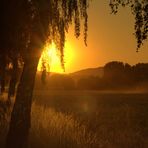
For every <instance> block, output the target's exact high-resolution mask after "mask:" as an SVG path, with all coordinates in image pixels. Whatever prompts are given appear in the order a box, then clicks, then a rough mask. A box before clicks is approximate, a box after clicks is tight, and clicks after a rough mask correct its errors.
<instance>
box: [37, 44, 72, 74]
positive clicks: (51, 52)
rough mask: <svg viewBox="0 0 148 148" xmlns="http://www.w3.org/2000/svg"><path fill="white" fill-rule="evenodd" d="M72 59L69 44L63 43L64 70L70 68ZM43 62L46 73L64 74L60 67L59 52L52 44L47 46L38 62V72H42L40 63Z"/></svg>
mask: <svg viewBox="0 0 148 148" xmlns="http://www.w3.org/2000/svg"><path fill="white" fill-rule="evenodd" d="M73 59H74V50H72V46H70V44H68V43H65V47H64V63H65V69H66V67H68V66H70V65H71V64H72V62H73ZM43 61H45V63H46V67H47V71H48V72H56V73H64V70H63V68H62V66H61V60H60V52H59V51H58V50H57V48H56V45H55V43H54V42H52V43H51V44H47V45H46V46H45V47H44V51H43V53H42V56H41V58H40V60H39V64H38V71H42V63H43Z"/></svg>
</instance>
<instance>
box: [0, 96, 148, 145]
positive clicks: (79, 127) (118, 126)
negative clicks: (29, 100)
mask: <svg viewBox="0 0 148 148" xmlns="http://www.w3.org/2000/svg"><path fill="white" fill-rule="evenodd" d="M64 96H66V94H64ZM64 96H63V97H62V98H60V97H59V96H58V98H55V97H53V99H51V96H50V100H49V99H48V98H47V99H45V98H44V97H47V96H43V95H41V97H40V96H38V97H39V98H40V100H42V103H41V102H38V100H36V101H35V102H34V103H33V105H32V113H31V114H32V121H31V122H32V126H31V130H30V135H29V146H30V148H147V147H148V134H147V133H148V101H147V99H144V98H147V95H146V96H144V97H143V98H141V99H140V100H139V99H135V98H134V97H135V96H134V97H133V95H126V98H127V100H128V101H126V100H125V98H124V99H123V98H122V97H120V96H119V95H114V97H115V96H116V98H113V96H112V97H111V96H107V98H108V97H110V98H109V99H107V100H106V98H103V99H98V98H96V97H98V95H96V96H94V97H92V96H91V97H90V99H88V98H86V97H85V96H83V97H84V98H83V99H81V98H82V96H80V94H78V95H76V94H73V95H72V96H74V98H72V99H70V98H68V99H66V98H64ZM76 96H78V97H77V98H76ZM105 96H106V95H105ZM34 97H36V96H34ZM87 97H88V96H87ZM95 98H96V99H95ZM137 98H139V96H137ZM104 100H105V101H104ZM0 110H1V108H0ZM10 112H11V110H10V111H9V113H7V114H5V115H4V118H0V148H3V146H4V142H5V137H6V134H7V131H8V125H9V120H10ZM0 114H1V112H0Z"/></svg>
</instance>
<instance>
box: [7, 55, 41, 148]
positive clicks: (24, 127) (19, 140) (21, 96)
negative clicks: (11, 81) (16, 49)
mask: <svg viewBox="0 0 148 148" xmlns="http://www.w3.org/2000/svg"><path fill="white" fill-rule="evenodd" d="M33 54H36V53H33ZM33 54H32V55H33ZM29 57H30V58H27V60H26V61H25V64H24V68H23V72H22V75H21V79H20V83H19V85H18V89H17V94H16V100H15V104H14V107H13V111H12V114H11V121H10V127H9V131H8V135H7V139H6V148H27V147H28V135H29V129H30V127H31V104H32V94H33V88H34V82H35V75H36V71H37V65H38V61H39V56H38V57H37V56H30V55H29Z"/></svg>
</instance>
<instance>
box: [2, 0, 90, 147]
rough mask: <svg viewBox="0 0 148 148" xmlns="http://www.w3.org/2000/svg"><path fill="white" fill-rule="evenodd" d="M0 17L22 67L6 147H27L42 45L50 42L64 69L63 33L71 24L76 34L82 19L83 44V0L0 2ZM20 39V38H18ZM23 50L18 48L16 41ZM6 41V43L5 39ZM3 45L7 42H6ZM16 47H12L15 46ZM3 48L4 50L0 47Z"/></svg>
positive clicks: (85, 8)
mask: <svg viewBox="0 0 148 148" xmlns="http://www.w3.org/2000/svg"><path fill="white" fill-rule="evenodd" d="M1 7H2V8H4V9H2V10H1V11H2V12H3V15H2V18H5V19H4V20H3V22H5V23H4V25H5V24H6V26H4V25H2V26H3V28H5V31H3V35H4V36H5V37H6V34H7V35H8V36H7V38H8V41H9V42H10V46H9V47H10V50H9V49H8V48H7V49H8V50H9V51H8V53H10V51H11V50H12V51H13V50H16V51H17V53H21V55H22V57H23V61H24V67H23V72H22V76H21V79H20V83H19V85H18V89H17V94H16V101H15V104H14V107H13V111H12V114H11V121H10V127H9V132H8V135H7V142H6V147H7V148H10V147H11V148H12V147H15V148H22V147H27V139H28V133H29V128H30V124H31V123H30V122H31V121H30V114H31V103H32V93H33V87H34V80H35V74H36V70H37V65H38V61H39V58H40V56H41V53H42V49H43V46H44V45H45V42H46V40H47V38H48V37H49V41H51V40H53V41H54V42H55V44H56V45H57V48H58V49H59V50H60V51H61V63H62V66H63V67H64V60H63V56H64V54H63V53H64V52H63V48H64V42H65V32H66V31H68V28H69V25H70V24H71V23H72V22H73V21H74V23H75V36H76V37H79V35H80V19H83V18H84V41H85V43H86V38H87V7H88V1H87V0H81V1H80V0H68V1H67V0H63V1H61V0H38V1H35V0H30V1H28V0H14V1H8V0H6V1H2V5H1ZM21 37H22V38H21ZM20 38H21V39H22V41H23V42H21V43H22V44H23V43H24V44H23V45H24V47H23V48H20V47H21V45H19V40H21V39H20ZM5 42H6V40H5ZM6 43H7V42H6ZM17 44H18V46H16V47H17V48H14V47H15V45H17ZM2 49H5V48H2Z"/></svg>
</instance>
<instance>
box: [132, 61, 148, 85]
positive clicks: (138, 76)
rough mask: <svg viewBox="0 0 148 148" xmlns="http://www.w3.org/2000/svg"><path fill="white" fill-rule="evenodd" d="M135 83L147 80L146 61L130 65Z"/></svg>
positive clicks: (147, 66) (147, 68)
mask: <svg viewBox="0 0 148 148" xmlns="http://www.w3.org/2000/svg"><path fill="white" fill-rule="evenodd" d="M132 77H133V78H134V81H135V83H139V82H140V83H141V82H148V63H138V64H136V65H134V66H133V67H132Z"/></svg>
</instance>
